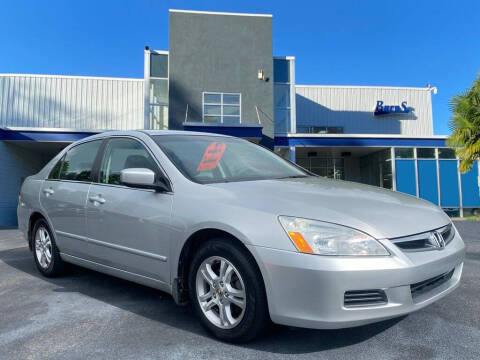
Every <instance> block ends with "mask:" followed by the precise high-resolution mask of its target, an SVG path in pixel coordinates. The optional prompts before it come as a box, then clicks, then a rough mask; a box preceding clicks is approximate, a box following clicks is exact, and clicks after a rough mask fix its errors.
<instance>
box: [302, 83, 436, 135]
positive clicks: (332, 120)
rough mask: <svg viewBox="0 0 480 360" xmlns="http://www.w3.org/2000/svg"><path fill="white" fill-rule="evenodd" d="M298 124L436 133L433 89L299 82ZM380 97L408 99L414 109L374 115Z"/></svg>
mask: <svg viewBox="0 0 480 360" xmlns="http://www.w3.org/2000/svg"><path fill="white" fill-rule="evenodd" d="M295 90H296V108H297V110H296V113H297V126H299V125H316V126H343V127H344V133H348V134H403V135H410V136H431V135H433V120H432V102H431V90H429V89H427V88H393V87H370V86H307V85H296V87H295ZM377 100H382V101H383V102H384V105H400V104H401V103H402V102H403V101H406V102H407V106H408V107H412V108H413V111H412V112H410V113H408V114H401V115H383V116H374V115H373V112H374V110H375V106H376V103H377Z"/></svg>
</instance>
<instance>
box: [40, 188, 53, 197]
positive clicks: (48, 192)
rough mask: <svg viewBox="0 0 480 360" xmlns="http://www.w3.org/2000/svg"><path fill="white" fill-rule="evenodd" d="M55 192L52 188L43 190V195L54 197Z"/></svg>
mask: <svg viewBox="0 0 480 360" xmlns="http://www.w3.org/2000/svg"><path fill="white" fill-rule="evenodd" d="M54 192H55V191H54V190H53V189H52V188H48V189H43V193H44V194H45V195H46V196H50V195H53V193H54Z"/></svg>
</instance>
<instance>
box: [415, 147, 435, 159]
mask: <svg viewBox="0 0 480 360" xmlns="http://www.w3.org/2000/svg"><path fill="white" fill-rule="evenodd" d="M417 158H419V159H435V149H434V148H417Z"/></svg>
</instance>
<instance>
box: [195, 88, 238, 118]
mask: <svg viewBox="0 0 480 360" xmlns="http://www.w3.org/2000/svg"><path fill="white" fill-rule="evenodd" d="M209 94H212V95H220V103H210V102H205V95H209ZM223 95H238V105H235V104H225V103H224V102H223ZM205 105H216V106H220V114H218V115H217V114H216V115H211V116H219V117H220V122H219V123H217V122H211V123H210V122H206V121H205ZM224 106H238V115H224V114H223V107H224ZM207 116H208V115H207ZM224 117H226V118H236V117H238V119H239V121H238V124H241V123H242V93H232V92H215V91H202V122H203V123H206V124H227V125H236V124H237V123H225V121H224Z"/></svg>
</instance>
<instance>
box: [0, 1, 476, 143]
mask: <svg viewBox="0 0 480 360" xmlns="http://www.w3.org/2000/svg"><path fill="white" fill-rule="evenodd" d="M169 8H170V9H188V10H206V11H227V12H246V13H269V14H273V51H274V55H293V56H295V57H296V82H297V84H308V85H381V86H415V87H424V86H426V84H431V85H432V86H436V87H437V88H438V94H437V95H432V101H433V117H434V133H435V134H436V135H444V134H448V133H449V132H450V131H449V127H448V121H449V118H450V115H451V112H450V109H449V99H451V97H452V96H454V95H455V94H458V93H460V92H464V91H465V90H466V89H467V88H468V87H469V86H471V84H472V81H473V79H474V78H475V76H476V75H477V74H478V73H479V70H480V26H479V25H478V24H479V22H480V20H479V19H480V18H479V14H480V1H478V0H462V1H442V0H434V1H430V0H416V1H410V0H402V1H393V0H382V1H368V0H364V1H353V0H348V1H347V0H346V1H338V0H337V1H331V0H330V1H323V0H317V1H301V0H296V1H279V0H262V1H258V0H255V1H251V0H242V1H218V0H217V1H160V0H135V1H133V0H132V1H122V0H116V1H102V0H96V1H90V0H82V1H68V0H62V1H51V0H44V1H34V0H31V1H24V0H0V45H1V46H0V73H33V74H59V75H88V76H113V77H136V78H142V77H143V49H144V47H145V45H149V46H150V48H152V49H165V50H166V49H168V9H169Z"/></svg>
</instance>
